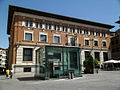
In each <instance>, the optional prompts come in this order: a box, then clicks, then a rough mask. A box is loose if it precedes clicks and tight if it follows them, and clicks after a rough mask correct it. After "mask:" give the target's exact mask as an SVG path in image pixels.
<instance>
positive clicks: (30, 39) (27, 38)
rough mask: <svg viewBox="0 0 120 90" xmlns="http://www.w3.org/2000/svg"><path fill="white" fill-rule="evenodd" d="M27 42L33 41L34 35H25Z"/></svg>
mask: <svg viewBox="0 0 120 90" xmlns="http://www.w3.org/2000/svg"><path fill="white" fill-rule="evenodd" d="M25 40H27V41H32V33H25Z"/></svg>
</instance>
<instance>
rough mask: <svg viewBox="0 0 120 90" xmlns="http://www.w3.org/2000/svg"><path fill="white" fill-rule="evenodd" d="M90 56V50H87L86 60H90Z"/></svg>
mask: <svg viewBox="0 0 120 90" xmlns="http://www.w3.org/2000/svg"><path fill="white" fill-rule="evenodd" d="M89 57H90V52H89V51H85V60H89Z"/></svg>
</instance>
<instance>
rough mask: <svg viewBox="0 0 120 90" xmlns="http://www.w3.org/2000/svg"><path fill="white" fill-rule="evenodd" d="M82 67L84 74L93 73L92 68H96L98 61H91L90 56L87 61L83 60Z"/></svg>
mask: <svg viewBox="0 0 120 90" xmlns="http://www.w3.org/2000/svg"><path fill="white" fill-rule="evenodd" d="M83 64H84V67H85V71H84V72H85V73H91V74H93V73H94V68H95V67H96V66H98V60H97V59H93V57H92V55H91V54H90V56H89V59H88V60H85V61H84V62H83Z"/></svg>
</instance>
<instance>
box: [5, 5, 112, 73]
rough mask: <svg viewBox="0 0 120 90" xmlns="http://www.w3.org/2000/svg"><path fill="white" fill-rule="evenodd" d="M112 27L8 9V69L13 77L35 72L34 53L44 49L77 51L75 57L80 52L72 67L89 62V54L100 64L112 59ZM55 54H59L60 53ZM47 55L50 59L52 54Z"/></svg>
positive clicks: (48, 14)
mask: <svg viewBox="0 0 120 90" xmlns="http://www.w3.org/2000/svg"><path fill="white" fill-rule="evenodd" d="M113 27H114V26H111V25H107V24H102V23H98V22H92V21H87V20H82V19H78V18H73V17H68V16H62V15H57V14H52V13H48V12H42V11H37V10H32V9H27V8H22V7H17V6H11V5H10V6H9V13H8V25H7V34H8V35H10V38H9V56H11V57H9V67H10V68H11V67H12V68H13V69H14V71H15V73H21V72H24V73H25V72H27V73H28V72H29V73H31V72H35V65H36V58H37V54H36V51H37V50H39V49H40V48H42V47H44V46H46V45H47V46H48V47H49V46H53V47H54V46H55V47H56V46H58V47H62V48H64V47H66V48H68V49H69V48H73V49H74V48H75V49H76V48H80V51H76V57H78V52H79V56H80V58H79V60H78V61H76V63H75V62H74V61H73V62H74V65H73V66H75V65H78V66H80V67H81V66H82V65H83V61H84V60H86V59H88V56H89V53H90V52H91V53H92V55H93V57H94V58H97V59H98V60H99V63H100V64H102V63H103V62H104V61H106V60H108V59H109V58H111V53H110V50H109V46H110V31H109V30H110V29H111V28H113ZM43 50H44V49H43ZM51 50H52V49H51ZM56 50H58V51H59V49H56ZM60 50H62V49H60ZM65 50H67V49H65ZM40 51H41V50H40ZM68 51H69V50H68ZM73 51H74V50H73ZM43 52H44V51H43ZM66 52H67V51H65V53H66ZM49 54H51V55H52V53H49ZM56 55H57V56H59V55H58V54H56ZM66 55H67V54H66ZM73 55H74V54H73ZM68 56H70V55H68ZM74 56H75V55H74ZM76 57H74V58H76ZM71 58H72V57H71ZM50 60H51V59H50ZM70 60H71V59H70ZM75 60H77V59H75ZM71 62H72V61H71ZM68 67H69V66H68Z"/></svg>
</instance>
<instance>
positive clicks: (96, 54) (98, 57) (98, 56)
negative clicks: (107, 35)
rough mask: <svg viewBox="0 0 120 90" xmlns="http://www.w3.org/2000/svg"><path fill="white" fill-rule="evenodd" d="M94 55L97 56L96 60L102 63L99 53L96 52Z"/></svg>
mask: <svg viewBox="0 0 120 90" xmlns="http://www.w3.org/2000/svg"><path fill="white" fill-rule="evenodd" d="M94 54H95V59H97V60H98V61H100V53H99V52H94Z"/></svg>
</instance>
